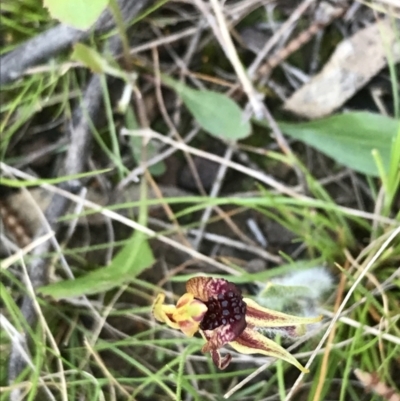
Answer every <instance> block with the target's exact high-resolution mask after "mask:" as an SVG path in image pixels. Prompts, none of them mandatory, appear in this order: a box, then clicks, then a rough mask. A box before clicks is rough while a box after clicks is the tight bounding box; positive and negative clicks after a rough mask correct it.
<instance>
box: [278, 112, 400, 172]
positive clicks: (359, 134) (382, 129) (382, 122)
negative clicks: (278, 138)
mask: <svg viewBox="0 0 400 401" xmlns="http://www.w3.org/2000/svg"><path fill="white" fill-rule="evenodd" d="M399 125H400V122H399V121H397V120H395V119H393V118H390V117H386V116H383V115H380V114H374V113H369V112H351V113H343V114H339V115H335V116H331V117H327V118H323V119H321V120H315V121H310V122H304V123H297V124H292V123H286V122H279V127H280V128H281V130H282V131H283V132H284V133H285V134H287V135H289V136H291V137H292V138H295V139H298V140H300V141H302V142H304V143H306V144H307V145H309V146H312V147H313V148H315V149H317V150H319V151H320V152H322V153H324V154H325V155H327V156H329V157H331V158H332V159H334V160H336V161H337V162H338V163H341V164H343V165H345V166H347V167H349V168H351V169H353V170H355V171H357V172H359V173H363V174H367V175H371V176H375V177H376V176H379V174H378V168H377V166H376V163H375V160H374V157H373V155H372V151H373V150H376V151H377V152H378V153H379V155H380V157H381V159H382V161H383V167H384V168H385V170H386V171H388V170H389V162H390V154H391V147H392V141H393V139H394V137H395V135H396V132H397V130H398V129H399Z"/></svg>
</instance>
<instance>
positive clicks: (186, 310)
mask: <svg viewBox="0 0 400 401" xmlns="http://www.w3.org/2000/svg"><path fill="white" fill-rule="evenodd" d="M186 291H187V292H186V293H185V294H184V295H183V296H182V297H181V298H180V299H179V300H178V302H177V304H176V306H175V305H164V300H165V295H164V294H159V295H158V296H157V298H156V300H155V302H154V304H153V315H154V317H155V318H156V320H158V321H160V322H164V323H166V324H167V325H168V326H170V327H172V328H174V329H180V330H181V331H182V332H183V333H184V334H185V335H187V336H189V337H192V336H193V335H194V334H195V333H196V332H197V331H199V332H200V334H201V335H202V337H203V338H204V339H205V340H206V344H205V345H204V346H203V348H202V352H204V353H206V352H210V354H211V357H212V359H213V361H214V363H215V365H216V366H217V367H218V368H220V369H225V368H226V367H227V366H228V365H229V363H230V361H231V359H232V356H231V355H230V354H226V355H225V356H224V357H222V356H221V354H220V352H219V349H220V348H221V347H223V346H224V345H226V344H229V345H230V346H231V347H232V348H233V349H235V350H236V351H237V352H240V353H242V354H257V353H259V354H263V355H267V356H272V357H275V358H280V359H283V360H285V361H287V362H289V363H291V364H293V365H295V366H296V367H297V368H299V369H300V370H301V371H303V372H307V370H306V369H305V368H304V367H303V366H302V365H301V364H300V363H299V362H298V361H297V360H296V359H295V358H294V357H293V356H292V355H291V354H290V353H289V352H288V351H286V350H285V349H284V348H282V347H281V346H280V345H278V344H277V343H275V342H274V341H272V340H271V339H269V338H267V337H265V336H264V335H262V334H261V333H260V332H259V331H258V330H262V329H263V328H268V329H269V330H273V329H276V330H277V332H279V333H282V332H283V333H284V334H286V335H288V336H290V337H297V336H301V335H303V334H304V333H305V325H307V324H311V323H316V322H318V321H320V320H321V317H317V318H304V317H296V316H291V315H287V314H284V313H281V312H276V311H273V310H270V309H267V308H264V307H262V306H260V305H258V304H257V303H256V302H254V301H253V300H251V299H249V298H243V297H242V293H241V291H240V290H239V288H237V287H236V285H235V284H233V283H230V282H229V281H227V280H224V279H220V278H211V277H194V278H192V279H190V280H189V281H188V282H187V283H186Z"/></svg>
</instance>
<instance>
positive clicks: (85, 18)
mask: <svg viewBox="0 0 400 401" xmlns="http://www.w3.org/2000/svg"><path fill="white" fill-rule="evenodd" d="M107 4H108V0H43V5H44V7H46V8H47V9H48V10H49V13H50V15H51V16H52V17H53V18H54V19H58V20H59V21H60V22H62V23H63V24H66V25H70V26H72V27H74V28H77V29H81V30H87V29H89V28H90V27H91V26H92V25H93V24H94V23H95V22H96V21H97V19H98V18H99V16H100V14H101V13H102V12H103V11H104V9H105V8H106V7H107Z"/></svg>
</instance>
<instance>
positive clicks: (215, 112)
mask: <svg viewBox="0 0 400 401" xmlns="http://www.w3.org/2000/svg"><path fill="white" fill-rule="evenodd" d="M162 80H163V81H164V83H165V84H167V85H168V86H170V87H171V88H172V89H174V90H175V91H176V93H177V94H178V95H179V96H180V97H181V99H182V100H183V102H184V103H185V106H186V107H187V108H188V109H189V111H190V113H191V114H192V115H193V117H194V118H195V119H196V121H197V122H198V123H199V125H200V126H201V127H202V128H203V129H204V130H205V131H207V132H208V133H210V134H211V135H214V136H216V137H218V138H222V139H230V140H239V139H243V138H246V137H247V136H249V135H250V133H251V125H250V122H249V121H245V120H244V118H243V111H242V109H241V108H240V107H239V106H238V105H237V104H236V103H235V102H234V101H233V100H232V99H230V98H229V97H228V96H226V95H224V94H222V93H217V92H213V91H209V90H196V89H192V88H189V87H188V86H186V85H184V84H183V83H181V82H177V81H175V80H173V79H171V78H169V77H166V76H162Z"/></svg>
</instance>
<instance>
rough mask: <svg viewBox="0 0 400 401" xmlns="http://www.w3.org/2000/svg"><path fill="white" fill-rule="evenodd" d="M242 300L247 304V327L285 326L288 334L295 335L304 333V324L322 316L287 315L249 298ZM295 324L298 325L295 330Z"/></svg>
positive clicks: (318, 319)
mask: <svg viewBox="0 0 400 401" xmlns="http://www.w3.org/2000/svg"><path fill="white" fill-rule="evenodd" d="M243 301H244V302H245V303H246V305H247V310H246V322H247V325H248V326H249V327H281V328H284V327H286V328H287V331H288V334H289V335H291V336H296V335H301V334H302V333H303V334H304V325H305V324H312V323H317V322H319V321H320V320H321V319H322V316H318V317H311V318H310V317H299V316H292V315H287V314H286V313H282V312H277V311H274V310H271V309H268V308H264V307H263V306H261V305H259V304H258V303H257V302H254V301H253V300H252V299H250V298H243ZM295 326H300V327H299V328H298V329H297V330H296V328H295Z"/></svg>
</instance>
